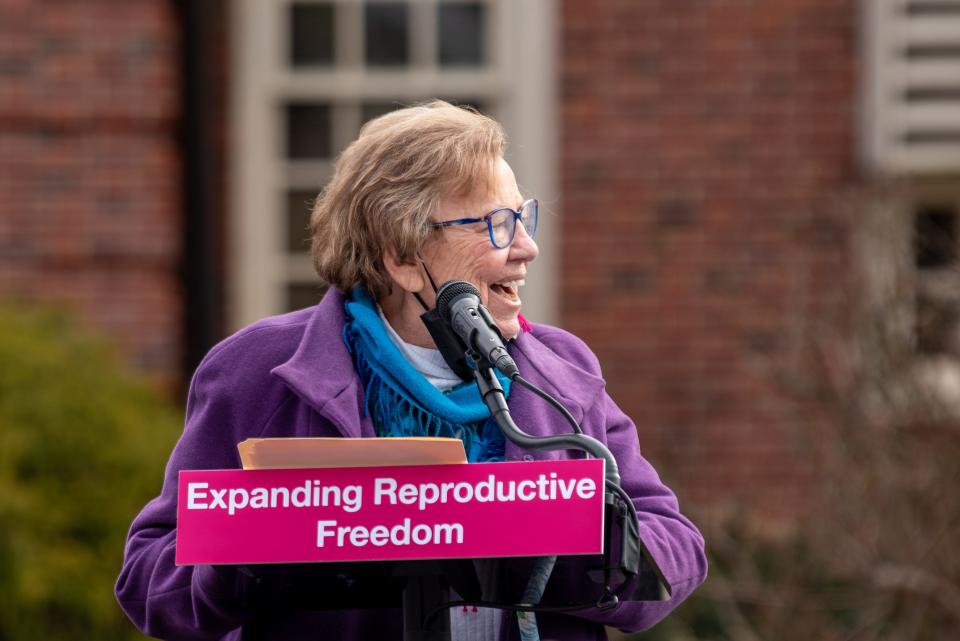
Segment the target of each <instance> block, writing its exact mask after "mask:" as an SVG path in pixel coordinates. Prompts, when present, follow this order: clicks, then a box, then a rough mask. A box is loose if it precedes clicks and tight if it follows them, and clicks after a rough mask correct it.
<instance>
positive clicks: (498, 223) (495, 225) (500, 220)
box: [490, 200, 537, 249]
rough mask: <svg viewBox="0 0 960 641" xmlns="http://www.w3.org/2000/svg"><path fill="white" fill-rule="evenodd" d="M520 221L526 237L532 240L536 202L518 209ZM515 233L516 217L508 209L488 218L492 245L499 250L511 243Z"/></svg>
mask: <svg viewBox="0 0 960 641" xmlns="http://www.w3.org/2000/svg"><path fill="white" fill-rule="evenodd" d="M520 220H521V222H522V223H523V228H524V229H525V230H526V232H527V235H529V236H530V237H531V238H533V235H534V234H535V233H536V232H537V201H536V200H531V201H528V202H526V203H524V205H523V207H521V208H520ZM516 231H517V216H516V214H515V213H514V212H513V210H510V209H501V210H499V211H497V212H496V213H494V215H493V216H491V217H490V232H491V237H492V238H493V244H494V246H496V247H497V248H499V249H505V248H507V247H509V246H510V243H512V242H513V237H514V235H515V234H516Z"/></svg>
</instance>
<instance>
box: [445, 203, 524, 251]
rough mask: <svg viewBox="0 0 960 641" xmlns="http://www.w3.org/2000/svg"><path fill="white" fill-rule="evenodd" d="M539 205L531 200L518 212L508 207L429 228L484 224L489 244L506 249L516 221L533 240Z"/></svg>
mask: <svg viewBox="0 0 960 641" xmlns="http://www.w3.org/2000/svg"><path fill="white" fill-rule="evenodd" d="M539 209H540V203H538V202H537V199H536V198H531V199H530V200H528V201H526V202H525V203H523V204H522V205H520V209H519V210H518V211H514V210H513V209H510V208H509V207H503V208H501V209H494V210H493V211H491V212H490V213H489V214H487V215H486V216H484V217H482V218H458V219H456V220H443V221H440V222H437V223H431V224H430V227H432V228H434V229H437V228H440V227H452V226H454V225H470V224H472V223H486V224H487V232H489V234H490V243H491V244H492V245H493V246H494V247H496V248H497V249H506V248H507V247H509V246H510V244H511V243H512V242H513V237H514V236H515V235H516V233H517V221H518V220H519V221H520V222H521V223H523V228H524V229H525V230H526V231H527V235H528V236H530V238H533V236H534V234H536V233H537V215H538V213H539Z"/></svg>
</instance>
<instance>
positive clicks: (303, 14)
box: [290, 4, 334, 66]
mask: <svg viewBox="0 0 960 641" xmlns="http://www.w3.org/2000/svg"><path fill="white" fill-rule="evenodd" d="M290 35H291V37H290V61H291V62H292V63H293V65H294V66H300V65H329V64H332V63H333V38H334V29H333V6H331V5H329V4H294V5H293V6H291V7H290Z"/></svg>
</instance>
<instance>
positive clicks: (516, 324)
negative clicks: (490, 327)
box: [496, 316, 520, 340]
mask: <svg viewBox="0 0 960 641" xmlns="http://www.w3.org/2000/svg"><path fill="white" fill-rule="evenodd" d="M496 320H497V327H499V328H500V333H501V334H503V337H504V338H505V339H507V340H510V339H513V338H516V337H517V336H519V335H520V319H519V318H517V317H516V316H514V317H513V318H509V319H500V318H498V319H496Z"/></svg>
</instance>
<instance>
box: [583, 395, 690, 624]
mask: <svg viewBox="0 0 960 641" xmlns="http://www.w3.org/2000/svg"><path fill="white" fill-rule="evenodd" d="M584 419H585V420H584V424H585V425H588V424H590V423H593V422H594V421H597V422H600V421H602V423H600V424H603V425H605V428H606V433H605V435H604V434H595V436H597V437H598V438H601V439H603V438H604V437H605V440H606V442H607V446H608V447H609V448H610V450H611V451H612V452H613V454H614V456H615V457H616V459H617V462H618V464H619V466H620V475H621V484H622V487H623V489H624V490H626V492H627V494H628V495H629V496H630V497H631V498H632V499H633V504H634V505H635V506H636V509H637V516H638V520H639V528H640V538H641V539H642V540H643V542H644V544H645V545H646V547H647V549H648V550H649V551H650V553H651V554H652V555H653V558H654V559H655V560H656V561H657V564H658V565H659V566H660V569H661V570H662V571H663V574H664V576H665V577H666V579H667V581H668V582H669V583H670V587H671V588H672V596H671V598H670V599H669V600H667V601H627V600H624V601H622V602H621V603H620V604H619V605H618V606H616V607H615V608H613V609H611V610H604V611H600V610H588V611H586V612H581V613H579V616H581V617H583V618H586V619H589V620H591V621H595V622H597V623H602V624H604V625H609V626H612V627H615V628H619V629H621V630H624V631H627V632H637V631H639V630H645V629H647V628H649V627H651V626H653V625H654V624H656V623H657V622H659V621H660V620H661V619H663V618H664V617H665V616H666V615H667V614H669V613H670V612H671V611H672V610H673V609H674V608H676V607H677V606H678V605H679V604H680V603H681V602H682V601H683V600H684V599H685V598H686V597H687V596H688V595H689V594H690V593H691V592H693V590H694V588H696V587H697V586H698V585H700V584H701V583H702V582H703V580H704V579H705V578H706V576H707V559H706V553H705V551H704V542H703V536H702V535H701V534H700V532H699V531H698V530H697V528H696V526H694V525H693V523H691V522H690V521H689V519H687V518H686V517H685V516H683V514H681V513H680V508H679V505H678V503H677V498H676V496H674V494H673V492H671V491H670V489H669V488H668V487H667V486H665V485H664V484H663V483H662V482H661V481H660V477H659V476H658V475H657V472H656V470H654V469H653V466H651V465H650V463H648V462H647V461H646V459H644V458H643V456H641V454H640V444H639V441H638V437H637V429H636V427H635V426H634V424H633V421H631V420H630V419H629V418H628V417H627V416H626V415H625V414H624V413H623V412H622V411H621V410H620V408H619V407H617V405H616V403H614V402H613V399H611V398H610V396H609V395H608V394H607V393H606V392H603V394H602V398H601V399H600V401H599V402H598V403H597V406H596V407H595V408H593V409H592V410H591V411H590V413H589V415H588V416H586V417H584ZM594 424H597V423H594ZM629 593H630V592H629V591H628V592H627V594H629Z"/></svg>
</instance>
